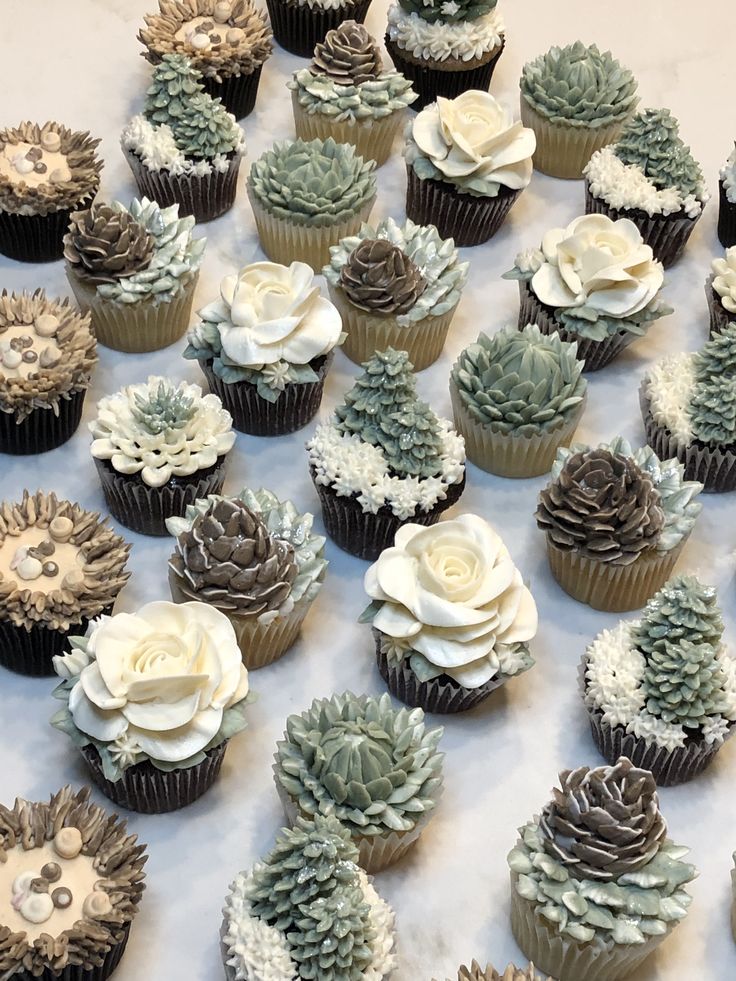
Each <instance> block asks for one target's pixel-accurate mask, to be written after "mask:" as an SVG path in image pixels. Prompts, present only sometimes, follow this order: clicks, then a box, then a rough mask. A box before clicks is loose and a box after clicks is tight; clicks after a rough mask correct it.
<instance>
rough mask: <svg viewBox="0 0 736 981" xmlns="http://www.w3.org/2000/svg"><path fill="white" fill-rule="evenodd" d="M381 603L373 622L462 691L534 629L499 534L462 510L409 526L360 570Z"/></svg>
mask: <svg viewBox="0 0 736 981" xmlns="http://www.w3.org/2000/svg"><path fill="white" fill-rule="evenodd" d="M365 589H366V592H367V593H368V595H369V596H370V597H371V598H372V599H373V600H377V601H380V602H381V604H382V605H381V607H380V609H379V610H378V612H377V613H376V614H375V615H374V616H373V626H374V627H375V628H376V629H377V630H379V631H381V632H382V633H383V634H385V635H386V636H388V637H391V638H393V639H394V640H397V641H399V642H403V643H406V644H408V645H409V646H410V647H411V649H412V650H414V651H418V652H419V653H420V654H422V655H423V656H424V657H425V658H426V659H427V661H429V662H430V664H432V665H435V666H437V667H440V668H442V671H443V673H444V674H447V675H449V676H450V677H451V678H453V679H454V680H455V681H456V682H458V684H460V685H462V686H463V687H465V688H479V687H480V686H481V685H483V684H485V683H486V682H487V681H489V680H490V679H491V678H493V677H494V676H495V675H496V674H497V673H498V672H499V668H500V666H501V664H502V662H503V660H504V658H505V657H506V656H508V654H509V653H510V648H511V647H513V646H514V645H517V644H524V643H526V642H527V641H529V640H531V638H532V637H534V635H535V633H536V631H537V608H536V605H535V603H534V600H533V598H532V595H531V593H530V592H529V590H528V589H527V588H526V586H525V585H524V583H523V581H522V578H521V573H520V572H519V570H518V569H517V568H516V566H515V565H514V563H513V562H512V560H511V556H510V555H509V552H508V550H507V548H506V546H505V545H504V544H503V542H502V541H501V538H500V537H499V536H498V535H497V534H496V532H495V531H494V530H493V529H492V528H491V526H490V525H489V524H488V522H487V521H485V520H484V519H483V518H480V517H478V516H477V515H474V514H464V515H461V516H460V517H459V518H456V519H455V520H452V521H442V522H440V523H439V524H437V525H434V526H433V527H431V528H425V527H424V526H422V525H415V524H408V525H404V527H403V528H401V529H399V531H398V532H397V534H396V539H395V544H394V546H393V547H392V548H388V549H386V550H385V551H384V552H382V553H381V555H380V557H379V558H378V560H377V561H376V562H374V563H373V565H372V566H371V567H370V568H369V569H368V571H367V572H366V575H365Z"/></svg>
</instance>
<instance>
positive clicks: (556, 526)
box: [536, 448, 665, 565]
mask: <svg viewBox="0 0 736 981" xmlns="http://www.w3.org/2000/svg"><path fill="white" fill-rule="evenodd" d="M536 518H537V524H538V525H539V527H540V528H543V529H544V530H545V531H546V532H547V534H548V535H549V537H550V539H551V540H552V541H553V542H554V544H555V545H557V546H558V547H559V548H561V549H564V550H566V551H568V550H574V551H576V552H578V553H580V554H581V555H584V556H586V557H587V558H592V559H597V560H599V561H601V562H611V563H612V564H614V565H629V564H631V563H632V562H634V561H635V560H636V559H637V557H638V556H639V554H640V553H641V552H642V551H644V550H646V549H649V548H653V547H654V546H655V545H656V543H657V540H658V538H659V536H660V533H661V531H662V528H663V526H664V520H665V516H664V511H663V509H662V506H661V496H660V493H659V491H658V490H657V488H656V487H655V485H654V483H653V481H652V478H651V477H650V476H649V474H648V473H646V472H645V471H643V470H642V469H641V468H640V467H639V466H637V464H636V463H635V462H634V460H632V459H631V458H630V457H627V456H623V455H621V454H619V453H612V452H611V451H610V450H607V449H600V448H599V449H590V450H584V451H582V452H579V453H573V454H572V455H571V456H570V457H569V458H568V460H567V461H566V463H565V465H564V467H563V468H562V470H561V471H560V474H559V476H558V477H557V479H556V480H553V481H552V482H551V483H550V484H548V486H547V487H545V489H544V490H543V491H542V493H541V494H540V496H539V506H538V508H537V513H536Z"/></svg>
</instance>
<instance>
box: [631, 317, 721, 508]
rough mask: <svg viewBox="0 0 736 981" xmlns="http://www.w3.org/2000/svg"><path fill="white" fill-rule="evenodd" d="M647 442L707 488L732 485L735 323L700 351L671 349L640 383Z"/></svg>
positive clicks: (719, 489)
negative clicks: (677, 462)
mask: <svg viewBox="0 0 736 981" xmlns="http://www.w3.org/2000/svg"><path fill="white" fill-rule="evenodd" d="M640 401H641V411H642V415H643V417H644V427H645V430H646V434H647V442H648V443H649V445H650V446H651V447H652V448H653V450H654V451H655V453H657V454H658V455H662V456H674V457H676V458H677V459H678V460H679V461H680V463H681V464H682V465H683V467H684V471H685V475H686V476H687V477H688V478H689V479H690V480H699V481H701V483H703V484H704V485H705V489H706V490H708V491H716V492H723V491H732V490H736V323H731V324H729V325H728V326H727V327H726V328H725V330H723V331H720V332H717V333H715V334H714V335H713V337H712V338H711V339H710V340H709V341H707V342H706V343H705V344H704V345H703V347H702V348H701V350H700V351H697V352H683V353H681V354H673V355H670V356H669V357H667V358H664V359H663V360H662V361H660V362H658V363H657V364H655V365H654V367H653V368H651V369H650V370H649V371H648V372H647V374H646V375H645V376H644V381H643V382H642V385H641V389H640Z"/></svg>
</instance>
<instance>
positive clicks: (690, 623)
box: [634, 575, 723, 657]
mask: <svg viewBox="0 0 736 981" xmlns="http://www.w3.org/2000/svg"><path fill="white" fill-rule="evenodd" d="M722 635H723V619H722V617H721V611H720V609H719V607H718V595H717V593H716V590H715V589H714V588H713V587H712V586H706V585H704V584H703V583H701V582H700V580H699V579H698V578H697V577H696V576H687V575H678V576H674V577H673V578H672V579H670V580H668V582H666V583H665V584H664V586H663V587H662V588H661V589H660V590H659V592H658V593H655V595H654V596H653V597H652V598H651V599H650V600H649V602H648V603H647V605H646V606H645V608H644V612H643V614H642V618H641V620H640V621H639V623H638V627H637V629H636V632H635V635H634V643H635V645H636V646H637V647H638V649H639V650H640V651H641V652H642V653H643V654H644V655H645V656H647V657H650V656H651V655H652V654H654V653H657V652H662V651H665V650H666V649H667V647H668V646H673V645H675V646H676V645H677V644H679V643H680V641H682V640H686V641H689V642H690V643H691V644H711V645H712V646H713V647H718V646H719V644H720V642H721V637H722Z"/></svg>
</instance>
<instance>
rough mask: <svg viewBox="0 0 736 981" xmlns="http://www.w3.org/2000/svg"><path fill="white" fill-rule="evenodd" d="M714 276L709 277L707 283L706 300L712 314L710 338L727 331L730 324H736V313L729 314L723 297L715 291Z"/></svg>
mask: <svg viewBox="0 0 736 981" xmlns="http://www.w3.org/2000/svg"><path fill="white" fill-rule="evenodd" d="M714 278H715V277H714V276H709V277H708V278H707V279H706V281H705V298H706V300H707V301H708V312H709V313H710V336H711V337H712V336H713V335H714V334H717V333H720V331H722V330H725V328H726V327H728V325H729V324H730V323H736V312H735V313H729V312H728V310H726V308H725V307H724V306H723V304H722V303H721V297H720V296H719V295H718V293H716V291H715V290H714V289H713V279H714Z"/></svg>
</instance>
